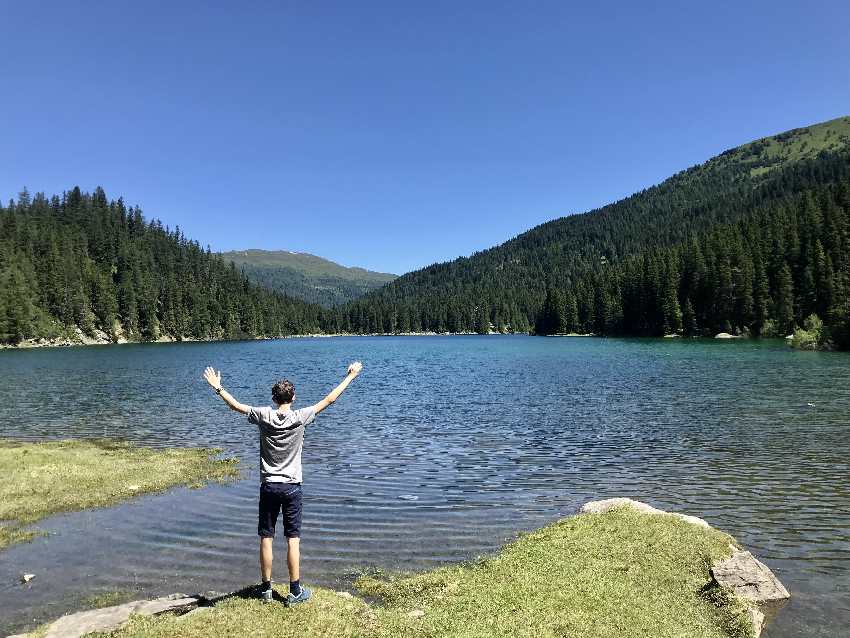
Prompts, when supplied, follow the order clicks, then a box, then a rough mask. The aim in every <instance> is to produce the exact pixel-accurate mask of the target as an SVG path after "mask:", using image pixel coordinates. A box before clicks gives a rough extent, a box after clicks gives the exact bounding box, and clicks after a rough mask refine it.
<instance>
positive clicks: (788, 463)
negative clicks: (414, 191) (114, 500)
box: [0, 336, 850, 638]
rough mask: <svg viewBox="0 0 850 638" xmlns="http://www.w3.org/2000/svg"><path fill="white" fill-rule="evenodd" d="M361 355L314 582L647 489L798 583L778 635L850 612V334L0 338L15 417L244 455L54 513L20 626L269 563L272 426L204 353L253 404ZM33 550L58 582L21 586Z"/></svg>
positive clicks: (307, 525)
mask: <svg viewBox="0 0 850 638" xmlns="http://www.w3.org/2000/svg"><path fill="white" fill-rule="evenodd" d="M354 359H360V360H362V361H363V362H364V364H365V370H364V372H363V374H362V375H361V377H360V378H358V379H357V380H356V381H355V382H354V384H353V385H352V387H351V388H350V389H349V390H348V392H347V393H346V394H345V395H343V397H342V399H340V400H339V401H338V402H337V404H336V405H334V406H333V407H331V408H330V409H329V410H328V411H327V412H326V413H324V414H322V415H321V416H320V417H319V418H318V419H317V420H316V422H315V424H314V425H312V426H310V427H309V429H308V432H307V437H306V443H305V450H304V471H305V484H304V489H305V512H304V529H303V534H304V539H303V541H302V552H303V557H304V569H303V571H304V578H305V580H306V581H308V582H315V583H320V584H324V585H329V586H340V587H341V586H345V585H346V584H347V583H348V582H349V581H350V578H351V574H352V573H355V572H356V571H357V570H361V569H364V568H369V567H381V568H385V569H424V568H429V567H433V566H435V565H439V564H444V563H446V562H450V561H458V560H464V559H467V558H470V557H474V556H477V555H481V554H486V553H489V552H493V551H495V550H496V549H498V547H499V546H500V545H502V544H503V543H504V542H505V541H506V540H509V539H511V538H512V537H514V536H515V535H516V534H517V533H518V532H520V531H523V530H529V529H533V528H536V527H539V526H541V525H543V524H545V523H547V522H550V521H552V520H555V519H557V518H559V517H562V516H567V515H569V514H572V513H574V512H575V510H576V509H577V508H578V507H579V506H580V505H581V504H582V503H584V502H585V501H587V500H591V499H596V498H604V497H609V496H631V497H633V498H638V499H641V500H645V501H648V502H650V503H652V504H653V505H656V506H659V507H663V508H667V509H674V510H677V511H683V512H687V513H690V514H695V515H698V516H702V517H703V518H706V519H707V520H708V521H709V522H710V523H712V524H713V525H715V526H717V527H719V528H721V529H723V530H725V531H728V532H729V533H731V534H733V535H734V536H735V537H736V538H737V539H738V540H739V541H740V542H741V543H743V544H744V545H745V546H746V547H747V548H748V549H751V550H752V551H753V552H754V553H755V554H756V555H757V556H759V557H760V558H762V559H763V560H764V561H765V562H766V563H767V564H768V565H769V566H770V567H771V568H773V569H774V571H775V572H776V573H777V574H778V576H779V577H780V579H781V580H782V581H783V582H784V583H785V584H786V585H787V586H788V588H789V589H790V590H791V592H792V594H793V595H794V598H793V599H792V601H791V602H790V603H789V604H788V605H786V607H785V608H784V609H783V610H782V612H781V613H780V615H779V617H778V619H777V620H776V621H775V622H774V623H773V625H772V626H771V627H770V628H769V630H768V631H767V632H766V634H765V635H766V636H769V637H772V638H777V637H788V636H798V635H806V636H836V635H840V634H841V632H843V631H845V628H846V627H847V626H848V625H850V572H849V571H848V565H850V490H848V487H847V477H848V476H850V471H848V470H850V467H848V465H850V461H849V460H848V459H850V454H849V453H850V417H848V415H850V385H848V380H850V355H846V354H837V353H806V352H794V351H791V350H789V349H787V348H786V347H785V346H784V344H782V343H778V342H762V343H758V342H749V341H734V342H719V341H696V342H692V341H687V342H685V341H678V340H675V341H674V340H613V339H604V340H603V339H582V338H549V339H542V338H531V337H520V336H516V337H497V336H493V337H478V336H470V337H398V338H395V337H375V338H368V337H364V338H356V337H352V338H334V339H291V340H279V341H252V342H232V343H188V344H148V345H125V346H105V347H85V348H68V349H41V350H28V351H2V352H0V381H2V383H0V436H7V437H9V436H11V437H19V438H27V439H44V438H57V437H101V436H110V437H119V438H125V439H128V440H130V441H134V442H137V443H141V444H144V445H152V446H175V445H176V446H187V445H192V446H194V445H203V446H215V447H220V448H222V449H223V450H224V453H225V454H226V455H229V456H238V457H239V458H241V459H242V460H243V462H244V466H245V468H246V478H245V479H244V480H242V481H239V482H236V483H233V484H230V485H226V486H210V487H207V488H204V489H200V490H188V489H177V490H173V491H171V492H169V493H167V494H164V495H151V496H145V497H142V498H139V499H137V500H135V501H133V502H131V503H128V504H125V505H121V506H118V507H114V508H110V509H106V510H98V511H93V512H80V513H74V514H68V515H62V516H57V517H54V518H52V519H49V520H47V521H43V522H42V523H41V524H39V525H38V527H39V528H40V529H43V530H46V531H48V532H50V534H49V535H48V536H46V537H41V538H39V539H37V540H36V541H34V542H33V543H29V544H25V545H18V546H15V547H12V548H10V549H8V550H6V551H4V552H2V553H0V634H3V632H6V633H12V632H14V631H18V630H21V629H23V628H26V627H31V626H33V625H34V624H37V623H38V622H41V621H44V620H47V619H50V618H52V617H55V616H58V615H60V614H61V613H63V612H64V611H66V610H67V609H71V608H74V607H76V606H77V605H79V603H80V599H82V598H85V597H86V596H90V595H92V594H95V593H98V592H103V591H107V590H114V589H124V590H126V589H132V590H134V591H138V592H139V594H140V595H156V594H163V593H172V592H175V591H184V592H194V591H203V590H208V589H218V590H225V589H234V588H237V587H241V586H244V585H245V584H248V583H252V582H255V580H256V578H257V575H256V545H257V541H256V536H255V534H256V498H257V491H258V490H257V482H258V474H257V454H258V442H257V436H256V432H255V430H254V429H253V428H252V427H251V426H249V425H248V424H247V422H246V421H245V420H244V418H241V417H239V416H238V415H237V414H236V413H233V412H231V411H229V410H227V409H226V408H225V406H224V405H223V403H222V402H221V401H220V400H218V399H217V398H216V397H215V396H214V395H213V393H212V392H211V390H210V389H209V388H208V386H206V384H205V383H204V381H203V380H202V379H201V372H202V370H203V368H204V366H206V365H213V366H215V367H216V368H220V369H221V370H222V373H223V383H224V385H225V387H227V388H228V389H229V390H230V391H231V392H232V393H233V394H234V395H236V397H237V398H238V399H239V400H241V401H243V402H245V403H250V404H266V403H268V401H269V389H270V387H271V385H272V383H273V382H274V381H275V380H276V379H278V378H280V377H283V376H287V377H289V378H290V379H291V380H292V381H293V382H294V383H295V386H296V389H297V395H298V399H297V404H298V405H307V404H309V403H313V402H315V401H317V400H318V399H320V398H321V397H322V396H323V395H324V394H325V393H326V392H328V391H329V390H330V389H332V388H333V387H334V385H335V384H336V383H337V382H338V381H339V380H340V379H341V378H342V376H343V375H344V372H345V367H346V365H347V364H348V362H349V361H351V360H354ZM44 480H49V477H44ZM115 480H116V481H120V480H121V477H115ZM278 558H281V559H282V556H281V555H279V556H278ZM284 569H285V564H284V562H283V561H282V560H280V561H278V562H277V563H276V566H275V570H276V577H277V578H279V579H280V580H283V579H284V571H283V570H284ZM24 571H26V572H30V573H35V574H37V577H36V580H35V581H33V584H34V585H35V584H37V585H38V586H37V587H36V586H33V587H31V588H26V587H23V586H19V585H15V584H14V583H15V582H16V580H17V578H18V576H19V575H20V573H21V572H24Z"/></svg>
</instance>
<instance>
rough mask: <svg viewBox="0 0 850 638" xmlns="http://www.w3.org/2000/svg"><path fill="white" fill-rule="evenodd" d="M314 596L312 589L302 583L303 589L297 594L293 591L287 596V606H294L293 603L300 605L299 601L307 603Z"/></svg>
mask: <svg viewBox="0 0 850 638" xmlns="http://www.w3.org/2000/svg"><path fill="white" fill-rule="evenodd" d="M312 597H313V592H311V591H310V588H309V587H304V585H301V591H300V592H299V594H298V595H297V596H295V595H294V594H292V593H291V592H290V593H289V595H287V597H286V606H287V607H292V605H298V604H299V603H306V602H307V601H308V600H310V599H311V598H312Z"/></svg>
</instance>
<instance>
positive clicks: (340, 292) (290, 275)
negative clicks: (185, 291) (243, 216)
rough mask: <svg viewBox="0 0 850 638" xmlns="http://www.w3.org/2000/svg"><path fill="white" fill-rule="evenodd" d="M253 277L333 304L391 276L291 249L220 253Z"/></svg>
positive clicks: (299, 296)
mask: <svg viewBox="0 0 850 638" xmlns="http://www.w3.org/2000/svg"><path fill="white" fill-rule="evenodd" d="M221 256H222V257H223V258H224V259H226V260H230V261H233V262H234V263H235V264H236V265H237V266H240V267H241V268H242V269H243V270H244V271H245V274H246V275H247V276H248V277H249V278H251V279H252V280H253V281H256V282H257V283H260V284H262V285H264V286H266V287H268V288H272V289H274V290H278V291H280V292H284V293H286V294H288V295H290V296H292V297H297V298H299V299H304V300H306V301H312V302H316V303H320V304H322V305H324V306H333V305H337V304H341V303H345V302H347V301H351V300H352V299H356V298H358V297H360V296H362V295H364V294H366V293H367V292H370V291H372V290H375V289H377V288H380V287H381V286H383V285H384V284H387V283H389V282H391V281H393V280H394V279H396V275H394V274H392V273H381V272H374V271H371V270H367V269H365V268H360V267H357V266H352V267H349V266H343V265H341V264H338V263H336V262H334V261H331V260H329V259H325V258H324V257H319V256H317V255H312V254H310V253H304V252H297V251H294V250H268V249H262V248H246V249H242V250H234V251H229V252H223V253H221Z"/></svg>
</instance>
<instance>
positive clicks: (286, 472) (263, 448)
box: [204, 361, 363, 605]
mask: <svg viewBox="0 0 850 638" xmlns="http://www.w3.org/2000/svg"><path fill="white" fill-rule="evenodd" d="M362 369H363V364H362V363H360V362H359V361H355V362H354V363H352V364H351V365H350V366H348V374H347V375H346V377H345V379H343V380H342V383H340V384H339V385H338V386H337V387H336V388H334V390H333V391H332V392H331V393H330V394H328V396H326V397H325V398H324V399H322V400H321V401H319V402H318V403H317V404H315V405H311V406H309V407H306V408H301V409H300V410H294V409H293V408H292V404H293V403H294V402H295V387H294V386H293V385H292V383H290V381H289V380H288V379H283V380H281V381H278V382H277V383H275V384H274V386H272V401H274V405H273V406H265V407H256V408H255V407H251V406H249V405H245V404H244V403H239V401H237V400H236V399H235V398H233V396H232V395H231V394H230V393H229V392H228V391H227V390H225V389H224V388H223V387H221V371H218V372H216V371H215V370H213V369H212V368H207V369H206V370H204V378H205V379H206V380H207V383H209V384H210V386H212V388H213V390H215V392H216V394H218V395H219V396H220V397H221V398H222V399H224V402H225V403H227V405H228V406H230V408H231V409H232V410H236V411H237V412H240V413H242V414H247V415H248V422H249V423H253V424H255V425H256V426H257V427H258V428H259V433H260V512H259V523H258V525H257V534H258V535H259V536H260V575H261V578H262V581H263V582H262V585H261V587H260V595H261V597H262V599H263V600H264V601H265V602H271V601H272V541H273V539H274V533H275V524H276V523H277V517H278V514H279V513H280V512H281V511H282V512H283V535H284V536H285V537H286V540H287V565H288V567H289V595H288V596H287V597H286V601H285V602H286V604H287V605H295V604H298V603H303V602H305V601H307V600H309V599H310V596H311V592H310V589H309V588H307V587H305V586H302V585H301V575H300V569H301V566H300V558H301V555H300V538H301V450H302V448H303V446H304V428H305V426H307V425H309V424H310V423H312V422H313V419H315V418H316V415H317V414H319V413H320V412H321V411H322V410H324V409H325V408H327V407H329V406H330V405H331V404H332V403H333V402H334V401H336V400H337V399H338V398H339V395H341V394H342V393H343V392H344V391H345V389H346V388H347V387H348V384H349V383H351V382H352V381H354V379H355V378H356V377H357V375H358V374H360V371H361V370H362Z"/></svg>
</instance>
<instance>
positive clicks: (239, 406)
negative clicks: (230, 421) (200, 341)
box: [204, 367, 251, 414]
mask: <svg viewBox="0 0 850 638" xmlns="http://www.w3.org/2000/svg"><path fill="white" fill-rule="evenodd" d="M204 379H206V380H207V383H209V384H210V386H212V389H213V390H215V393H216V394H217V395H218V396H220V397H221V398H222V399H224V402H225V403H226V404H227V405H228V406H230V409H231V410H236V411H237V412H241V413H242V414H248V412H250V411H251V407H250V406H247V405H245V404H244V403H239V401H237V400H236V399H234V398H233V395H232V394H230V393H229V392H228V391H227V390H225V389H224V388H222V387H221V370H219V371H218V372H216V371H215V370H213V369H212V368H210V367H208V368H207V369H206V370H204Z"/></svg>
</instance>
